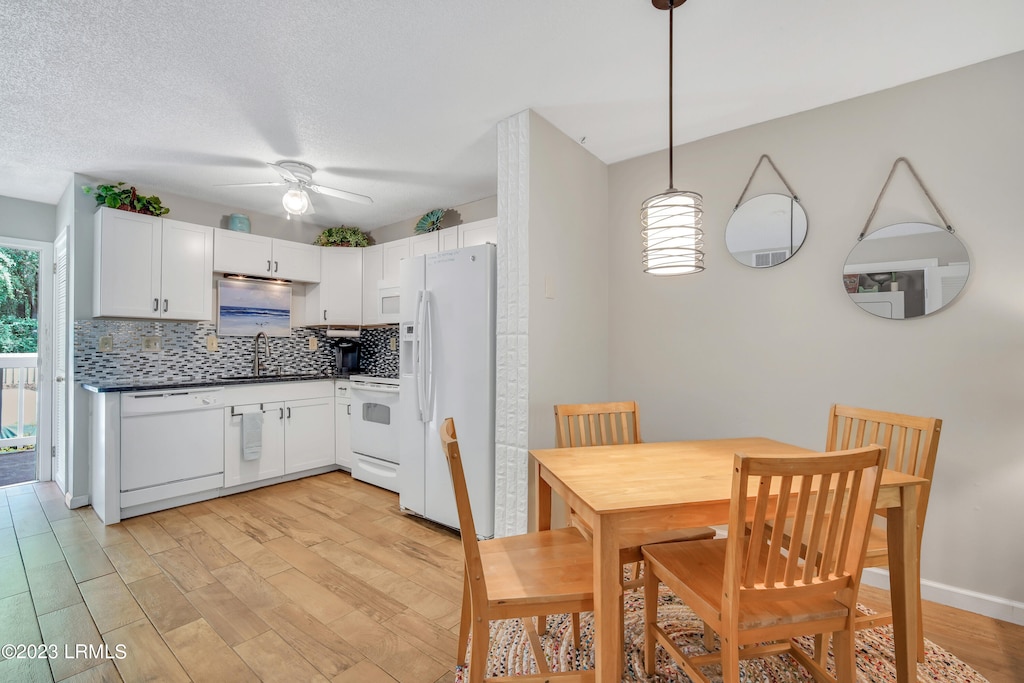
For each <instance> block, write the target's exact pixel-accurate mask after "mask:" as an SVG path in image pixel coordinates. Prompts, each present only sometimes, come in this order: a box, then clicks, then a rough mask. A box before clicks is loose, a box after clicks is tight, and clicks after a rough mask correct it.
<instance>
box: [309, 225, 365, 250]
mask: <svg viewBox="0 0 1024 683" xmlns="http://www.w3.org/2000/svg"><path fill="white" fill-rule="evenodd" d="M313 244H315V245H317V246H318V247H368V246H370V236H369V235H367V234H366V233H365V232H363V231H362V230H360V229H359V228H353V227H350V226H347V225H339V226H338V227H336V228H326V229H324V231H323V232H321V233H320V234H319V235H318V236H317V238H316V240H315V241H314V242H313Z"/></svg>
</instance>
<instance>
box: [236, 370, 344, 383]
mask: <svg viewBox="0 0 1024 683" xmlns="http://www.w3.org/2000/svg"><path fill="white" fill-rule="evenodd" d="M310 377H323V378H325V379H327V376H326V375H324V374H323V373H320V372H294V373H290V374H281V375H275V374H268V375H221V376H220V377H219V378H218V379H222V380H224V381H225V382H245V381H248V382H251V381H253V380H265V381H267V382H275V381H284V380H289V379H307V378H310Z"/></svg>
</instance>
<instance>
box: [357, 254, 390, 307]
mask: <svg viewBox="0 0 1024 683" xmlns="http://www.w3.org/2000/svg"><path fill="white" fill-rule="evenodd" d="M383 249H384V247H383V245H381V244H375V245H373V246H372V247H363V248H362V249H360V251H361V252H362V257H363V276H362V277H363V292H362V295H363V310H362V321H363V324H364V325H377V324H379V323H380V319H379V316H378V314H377V292H378V288H379V287H380V279H381V275H383V273H384V251H383Z"/></svg>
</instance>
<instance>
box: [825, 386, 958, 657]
mask: <svg viewBox="0 0 1024 683" xmlns="http://www.w3.org/2000/svg"><path fill="white" fill-rule="evenodd" d="M941 432H942V420H940V419H938V418H934V417H915V416H913V415H903V414H900V413H889V412H883V411H880V410H870V409H867V408H855V407H851V406H844V405H833V406H832V408H831V410H830V411H829V416H828V436H827V438H826V442H825V450H826V451H834V450H841V449H847V448H859V447H861V446H867V445H868V444H878V445H880V446H885V447H886V448H887V449H888V451H889V461H888V463H887V464H886V467H887V468H888V469H891V470H899V471H900V472H904V473H906V474H912V475H914V476H916V477H921V478H922V479H927V480H928V483H927V484H925V485H924V486H922V487H921V488H920V489H919V492H918V499H917V560H918V576H917V581H915V582H914V584H915V585H916V586H917V633H918V642H917V660H918V661H919V662H923V661H924V623H923V619H922V616H921V576H920V566H921V535H922V534H923V533H924V518H925V514H926V513H927V512H928V495H929V493H930V489H931V480H932V473H933V472H934V470H935V452H936V451H937V450H938V448H939V435H940V434H941ZM876 515H877V517H876V523H875V524H874V526H872V528H871V537H870V539H869V541H868V549H867V557H866V559H865V561H864V566H865V567H888V566H889V546H888V542H887V539H886V531H885V525H884V523H883V522H881V520H882V519H884V518H885V510H884V509H882V510H878V511H876ZM892 616H893V615H892V610H891V609H890V610H889V611H887V612H879V613H877V614H864V613H861V614H860V615H859V616H858V617H857V628H858V629H863V628H874V627H875V626H881V625H884V624H891V623H892ZM818 651H819V652H821V653H823V652H824V648H821V647H819V648H818Z"/></svg>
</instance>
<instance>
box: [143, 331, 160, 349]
mask: <svg viewBox="0 0 1024 683" xmlns="http://www.w3.org/2000/svg"><path fill="white" fill-rule="evenodd" d="M142 350H143V351H159V350H160V337H159V336H158V335H153V336H147V337H143V338H142Z"/></svg>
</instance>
